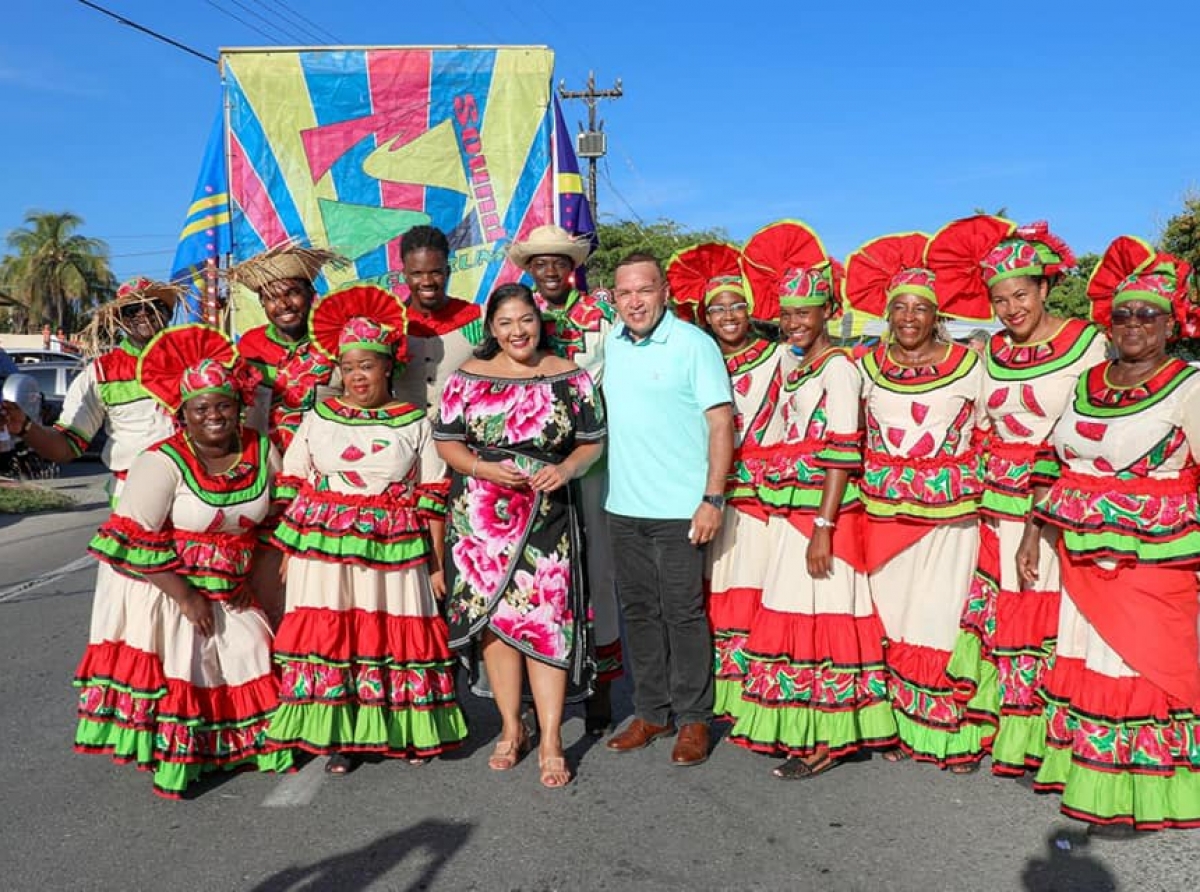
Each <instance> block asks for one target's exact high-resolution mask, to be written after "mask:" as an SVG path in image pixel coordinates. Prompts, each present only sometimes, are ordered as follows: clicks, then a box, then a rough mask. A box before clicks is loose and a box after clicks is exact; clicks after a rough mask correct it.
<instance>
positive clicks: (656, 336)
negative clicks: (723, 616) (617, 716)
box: [604, 253, 733, 765]
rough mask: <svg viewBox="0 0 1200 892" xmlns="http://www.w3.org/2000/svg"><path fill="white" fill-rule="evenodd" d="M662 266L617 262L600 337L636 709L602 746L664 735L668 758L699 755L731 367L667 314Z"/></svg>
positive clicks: (692, 761)
mask: <svg viewBox="0 0 1200 892" xmlns="http://www.w3.org/2000/svg"><path fill="white" fill-rule="evenodd" d="M668 296H669V289H668V286H667V282H666V276H665V275H664V273H663V269H662V266H661V265H660V264H659V262H658V260H656V259H655V258H654V257H653V256H651V255H649V254H642V253H636V254H630V255H629V256H628V257H626V258H625V259H623V260H622V261H621V262H620V263H618V264H617V269H616V283H615V285H614V288H613V297H614V300H615V302H616V306H617V313H618V315H619V316H620V317H621V323H622V324H621V325H620V326H618V327H617V328H616V329H615V330H614V331H613V332H612V333H611V334H609V336H608V340H607V342H606V343H605V356H606V357H607V359H606V362H605V371H604V396H605V403H606V407H607V410H608V456H609V460H608V468H609V485H608V501H607V503H606V505H605V507H606V509H607V511H608V517H609V530H610V535H611V537H612V549H613V555H614V557H615V558H616V571H617V572H616V575H617V595H618V598H619V599H620V602H621V610H622V612H623V614H624V616H625V637H626V644H627V645H628V651H627V658H628V659H627V665H628V666H629V668H630V669H631V671H632V674H633V706H634V718H633V721H632V722H631V723H630V724H629V726H628V727H627V728H626V729H625V730H624V731H622V732H621V733H620V734H617V735H615V736H614V737H612V738H611V739H610V740H609V741H608V744H607V746H608V748H609V749H611V750H614V751H617V752H629V751H632V750H636V749H641V748H642V747H644V746H646V745H647V744H649V743H650V742H651V741H653V740H655V739H657V738H659V737H664V736H666V735H668V734H670V733H671V730H672V726H671V722H672V718H673V719H674V721H675V722H676V723H677V724H678V726H679V735H678V738H677V739H676V742H675V747H674V749H673V750H672V752H671V761H672V762H673V763H674V764H676V765H698V764H699V763H701V762H703V761H704V760H705V759H707V758H708V747H709V729H708V724H709V720H710V719H711V718H712V705H713V676H712V639H711V636H710V632H709V627H708V617H707V615H706V614H705V609H704V593H703V587H702V582H703V572H704V548H705V546H706V545H707V544H708V543H709V542H710V541H711V540H712V539H713V537H714V536H715V535H716V533H717V530H718V529H720V527H721V515H722V509H723V508H724V497H723V493H724V491H725V476H726V474H727V473H728V472H729V466H730V463H731V461H732V459H733V404H732V394H731V393H730V389H729V374H728V372H727V371H726V370H725V362H724V360H722V358H721V352H720V350H719V349H718V348H717V345H716V344H715V343H714V341H713V340H712V338H710V337H708V336H707V335H706V334H705V333H704V332H702V331H701V330H700V329H698V328H696V327H695V326H693V325H689V324H688V323H686V322H683V321H681V320H679V319H677V318H676V317H675V316H673V315H671V314H670V313H668V312H667V298H668Z"/></svg>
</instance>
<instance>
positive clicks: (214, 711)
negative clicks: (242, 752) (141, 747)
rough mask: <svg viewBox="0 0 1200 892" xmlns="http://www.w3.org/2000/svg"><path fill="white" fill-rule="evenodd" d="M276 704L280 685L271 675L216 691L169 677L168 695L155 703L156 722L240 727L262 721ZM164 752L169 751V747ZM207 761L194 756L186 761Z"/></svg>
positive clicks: (215, 689) (201, 757)
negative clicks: (246, 723) (240, 725)
mask: <svg viewBox="0 0 1200 892" xmlns="http://www.w3.org/2000/svg"><path fill="white" fill-rule="evenodd" d="M278 705H279V683H278V682H277V681H276V680H275V676H274V675H273V674H272V673H267V674H266V675H260V676H259V677H258V678H256V679H254V680H253V681H248V682H246V683H245V684H240V685H219V686H218V687H215V688H202V687H199V686H197V685H194V684H191V683H190V682H187V681H184V680H182V679H178V678H168V679H167V695H166V696H165V697H163V699H162V700H160V701H159V704H158V720H159V723H160V724H164V725H165V724H174V723H176V722H178V723H179V724H184V723H188V722H193V721H197V720H199V721H202V722H203V723H204V724H209V725H218V724H221V725H224V724H239V723H243V722H247V721H253V720H256V719H261V718H265V717H266V716H267V715H268V714H269V713H271V712H272V711H273V710H274V709H275V707H276V706H278ZM159 749H160V750H161V749H162V747H159ZM166 749H167V752H170V750H171V746H170V745H168V746H167V748H166ZM207 758H208V756H197V757H196V759H194V760H193V759H188V760H186V761H204V760H206V759H207ZM239 758H241V757H240V756H239ZM172 761H179V760H175V759H172Z"/></svg>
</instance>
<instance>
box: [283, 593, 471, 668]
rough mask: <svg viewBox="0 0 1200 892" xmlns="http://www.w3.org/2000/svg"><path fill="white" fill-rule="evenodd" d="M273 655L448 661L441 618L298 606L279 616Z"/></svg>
mask: <svg viewBox="0 0 1200 892" xmlns="http://www.w3.org/2000/svg"><path fill="white" fill-rule="evenodd" d="M275 655H276V659H281V658H282V659H288V658H293V659H317V660H321V661H323V662H327V663H339V664H346V663H350V662H352V661H354V662H373V661H378V662H394V663H435V662H441V661H444V660H448V659H450V647H449V643H448V635H447V631H446V623H445V621H444V620H443V619H442V618H441V617H440V616H393V615H391V614H388V613H383V612H381V611H380V612H376V611H367V610H332V609H328V608H318V607H301V608H299V609H297V610H293V611H290V612H289V613H288V614H287V615H286V616H284V618H283V623H282V624H281V625H280V627H279V631H278V632H277V633H276V635H275Z"/></svg>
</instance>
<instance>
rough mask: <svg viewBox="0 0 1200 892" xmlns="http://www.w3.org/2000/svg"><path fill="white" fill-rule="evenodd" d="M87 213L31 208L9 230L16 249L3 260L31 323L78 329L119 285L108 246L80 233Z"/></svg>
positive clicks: (10, 284)
mask: <svg viewBox="0 0 1200 892" xmlns="http://www.w3.org/2000/svg"><path fill="white" fill-rule="evenodd" d="M82 226H83V218H82V217H80V216H79V215H78V214H73V213H71V212H70V211H64V212H62V213H47V212H44V211H29V212H28V213H26V214H25V225H24V226H19V227H17V228H16V229H13V230H11V231H10V232H9V233H8V238H7V242H8V247H9V248H10V249H11V250H12V251H13V252H14V253H13V255H12V256H11V257H8V258H5V260H4V263H3V267H2V268H3V271H4V279H5V284H6V285H7V286H8V288H9V290H10V292H11V293H12V295H13V296H14V297H15V298H16V299H17V300H18V301H20V302H21V304H22V305H23V306H24V307H25V310H26V314H27V315H26V319H25V325H26V326H28V327H37V326H40V325H41V324H43V323H49V324H50V325H51V326H52V327H54V328H65V329H74V328H75V326H76V325H77V323H78V322H79V321H80V319H81V318H82V316H83V315H84V314H85V313H86V312H87V311H88V310H90V309H91V308H92V307H94V306H95V305H96V304H97V303H98V302H99V301H100V300H103V299H104V298H105V297H107V296H109V295H111V294H112V292H113V290H114V289H115V287H116V280H115V278H114V277H113V274H112V269H111V268H110V267H109V264H108V245H106V244H105V243H104V242H103V241H101V240H100V239H96V238H90V237H88V236H85V235H80V234H79V233H78V231H77V230H79V228H80V227H82Z"/></svg>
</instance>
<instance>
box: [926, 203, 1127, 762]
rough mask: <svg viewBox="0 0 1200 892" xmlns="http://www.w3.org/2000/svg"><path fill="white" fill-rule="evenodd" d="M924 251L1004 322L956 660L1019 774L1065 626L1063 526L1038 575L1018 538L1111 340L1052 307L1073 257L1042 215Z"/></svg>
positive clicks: (1051, 536)
mask: <svg viewBox="0 0 1200 892" xmlns="http://www.w3.org/2000/svg"><path fill="white" fill-rule="evenodd" d="M928 253H929V257H930V258H931V261H933V262H937V263H939V274H940V275H941V276H942V279H943V283H948V287H949V289H950V290H951V291H955V292H959V291H962V292H971V293H973V294H976V295H977V296H979V297H982V296H983V295H985V294H986V295H987V297H988V299H989V300H990V301H991V304H992V307H993V309H994V310H995V312H996V317H997V319H998V320H999V321H1000V323H1001V324H1003V326H1004V330H1003V331H1001V332H998V333H997V334H996V335H994V336H993V337H992V338H991V339H990V341H989V342H988V345H987V349H986V351H985V353H984V357H985V361H984V392H983V396H984V403H985V405H986V407H987V413H988V418H989V419H990V420H991V430H990V431H989V433H988V436H987V438H986V439H985V441H984V444H983V454H984V475H983V480H984V484H983V485H984V489H983V498H982V501H981V502H980V506H979V512H980V514H981V515H982V516H983V524H982V527H981V529H980V551H979V566H978V568H977V570H976V573H975V581H974V583H973V585H972V590H971V598H970V600H969V601H968V603H967V609H966V611H965V612H964V614H963V630H962V633H961V634H960V637H959V642H958V645H957V646H956V647H955V654H954V658H953V659H952V660H951V668H952V671H955V672H957V674H958V675H959V677H972V678H979V679H980V680H981V681H980V688H981V690H980V691H979V695H980V698H981V699H982V698H983V697H990V698H991V701H990V704H989V707H988V711H989V712H991V713H993V714H996V715H998V718H999V728H998V730H997V732H996V736H995V739H994V740H993V742H992V771H993V772H994V773H995V774H1001V775H1019V774H1022V773H1023V772H1024V771H1025V770H1026V769H1027V768H1031V767H1032V768H1036V766H1037V765H1038V764H1039V763H1040V762H1041V758H1042V756H1043V754H1044V752H1045V740H1046V722H1045V715H1044V703H1043V702H1042V699H1041V697H1040V695H1039V694H1038V692H1037V691H1038V687H1039V686H1040V685H1041V683H1042V678H1043V676H1044V675H1045V671H1046V667H1047V665H1048V663H1049V660H1050V658H1051V655H1052V654H1053V652H1054V639H1055V636H1056V633H1057V629H1058V610H1059V581H1058V557H1057V552H1056V550H1055V547H1054V544H1055V542H1056V541H1057V538H1058V533H1057V531H1056V530H1055V529H1054V528H1053V527H1047V528H1045V529H1044V531H1043V534H1042V545H1043V547H1042V549H1041V561H1042V563H1041V566H1040V567H1039V568H1038V578H1039V580H1040V582H1039V584H1038V585H1037V586H1036V587H1025V586H1023V585H1022V584H1021V581H1020V579H1019V577H1018V576H1017V561H1016V555H1017V548H1018V547H1019V546H1020V544H1021V536H1022V533H1023V532H1024V530H1025V521H1026V519H1027V518H1028V516H1029V511H1030V508H1031V506H1032V502H1033V497H1034V492H1035V490H1037V489H1039V488H1040V489H1041V490H1042V491H1043V492H1044V489H1045V487H1047V486H1049V484H1050V483H1051V482H1052V480H1053V477H1054V475H1055V474H1056V473H1057V463H1056V462H1055V461H1054V460H1053V457H1054V449H1053V447H1052V446H1051V445H1050V444H1049V442H1048V441H1049V437H1050V433H1051V431H1052V430H1053V429H1054V426H1055V424H1056V423H1057V422H1058V419H1059V416H1061V415H1062V413H1063V411H1064V410H1065V409H1066V406H1067V403H1068V402H1069V401H1070V399H1071V397H1072V395H1073V394H1074V392H1075V382H1076V381H1077V380H1078V379H1079V376H1080V375H1081V374H1082V373H1083V372H1084V371H1085V370H1086V369H1088V368H1090V367H1092V366H1094V365H1095V364H1096V363H1098V362H1100V361H1101V360H1102V359H1104V355H1105V351H1106V349H1107V347H1108V343H1107V339H1106V338H1105V337H1104V335H1103V333H1102V332H1101V331H1100V329H1099V328H1097V327H1096V326H1095V325H1092V324H1090V323H1088V322H1086V321H1084V320H1082V319H1060V318H1058V317H1057V316H1053V315H1051V314H1050V313H1049V312H1048V311H1047V310H1046V298H1047V296H1048V295H1049V292H1050V289H1051V288H1052V287H1053V285H1054V281H1055V279H1056V278H1057V277H1058V275H1059V274H1060V272H1061V271H1062V270H1064V269H1069V268H1070V267H1073V266H1074V265H1075V258H1074V256H1073V255H1072V254H1071V249H1070V248H1069V247H1067V245H1066V243H1065V242H1063V241H1062V240H1061V239H1059V238H1057V237H1055V236H1054V235H1053V234H1051V233H1050V232H1049V230H1048V228H1047V227H1046V224H1045V223H1035V224H1033V225H1031V226H1024V227H1020V228H1018V227H1017V226H1016V225H1015V224H1013V223H1011V222H1009V221H1008V220H1003V219H1000V218H998V217H985V216H978V217H970V218H968V219H965V220H958V221H956V222H954V223H951V224H950V225H949V226H947V227H945V228H944V229H943V230H942V231H941V232H939V233H938V234H937V235H935V236H934V237H933V240H932V242H931V243H930V247H929V252H928ZM993 691H994V692H995V693H994V694H992V693H991V692H993Z"/></svg>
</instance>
